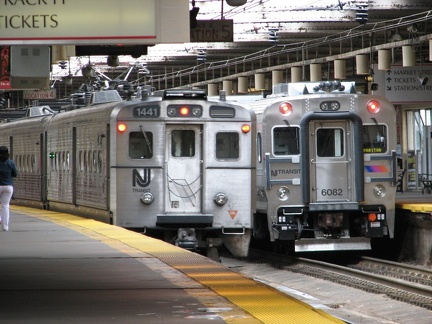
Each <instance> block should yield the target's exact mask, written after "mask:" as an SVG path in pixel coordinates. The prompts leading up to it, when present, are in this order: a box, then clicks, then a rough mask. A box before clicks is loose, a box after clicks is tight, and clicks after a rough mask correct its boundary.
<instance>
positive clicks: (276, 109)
mask: <svg viewBox="0 0 432 324" xmlns="http://www.w3.org/2000/svg"><path fill="white" fill-rule="evenodd" d="M275 88H276V89H279V91H277V92H279V94H273V95H271V96H270V98H268V99H263V100H258V101H254V102H251V103H249V105H250V106H251V107H252V109H253V110H254V111H255V112H256V114H257V149H258V159H257V191H256V192H257V195H256V198H257V214H256V215H255V236H256V237H258V238H261V239H266V240H270V241H272V242H276V243H281V244H279V245H280V246H282V247H283V249H284V250H286V249H289V251H292V250H294V251H296V252H306V251H324V250H334V251H336V250H368V249H371V238H376V237H388V238H393V237H394V227H395V193H396V183H397V170H396V112H395V109H394V107H393V106H392V104H391V103H390V102H388V101H387V100H386V99H385V98H383V97H378V96H372V95H366V94H360V93H356V91H355V85H354V83H352V82H343V83H341V82H338V81H335V82H330V81H328V82H319V83H313V82H310V83H292V84H280V85H277V86H275Z"/></svg>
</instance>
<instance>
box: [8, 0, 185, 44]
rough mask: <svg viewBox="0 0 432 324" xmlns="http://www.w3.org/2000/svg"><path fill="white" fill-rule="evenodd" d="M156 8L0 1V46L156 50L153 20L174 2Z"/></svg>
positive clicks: (135, 0)
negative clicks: (140, 47) (144, 47)
mask: <svg viewBox="0 0 432 324" xmlns="http://www.w3.org/2000/svg"><path fill="white" fill-rule="evenodd" d="M159 2H160V3H158V1H156V0H121V1H119V0H20V1H19V0H3V1H1V2H0V45H23V44H24V45H28V44H91V45H97V44H118V43H123V44H155V43H156V41H157V40H158V38H159V35H158V28H157V23H158V21H159V19H158V17H160V15H161V11H164V10H165V9H166V8H165V7H164V5H166V4H167V3H169V6H172V2H173V0H164V1H159ZM178 3H184V1H182V2H178ZM169 6H166V7H168V8H169ZM185 12H186V13H188V8H187V4H186V7H185ZM162 22H163V19H162ZM186 23H187V24H189V22H188V21H187V22H186Z"/></svg>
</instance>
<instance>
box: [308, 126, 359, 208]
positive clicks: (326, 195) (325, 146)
mask: <svg viewBox="0 0 432 324" xmlns="http://www.w3.org/2000/svg"><path fill="white" fill-rule="evenodd" d="M309 134H310V136H311V138H310V139H309V143H310V144H311V145H310V147H311V148H310V152H309V153H310V159H309V161H311V162H310V163H311V164H310V170H311V172H310V174H311V179H310V190H311V203H312V204H313V203H328V204H331V203H332V202H334V203H336V202H338V203H340V202H351V201H353V188H354V183H353V181H354V179H353V177H351V175H352V174H353V170H352V169H353V168H354V166H353V164H352V163H351V161H353V158H352V149H351V148H352V145H351V142H352V140H351V136H350V134H351V131H350V123H349V122H348V121H334V122H329V121H326V122H325V123H322V122H319V121H315V122H312V123H311V131H310V133H309Z"/></svg>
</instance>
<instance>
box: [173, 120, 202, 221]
mask: <svg viewBox="0 0 432 324" xmlns="http://www.w3.org/2000/svg"><path fill="white" fill-rule="evenodd" d="M166 132H167V134H166V135H167V136H166V141H167V143H166V145H165V147H166V165H165V172H166V174H165V175H166V181H167V185H166V189H165V190H166V192H165V197H166V200H165V209H166V212H167V213H201V206H202V199H201V198H202V197H201V196H202V190H201V185H202V149H201V147H202V129H201V126H200V125H167V127H166Z"/></svg>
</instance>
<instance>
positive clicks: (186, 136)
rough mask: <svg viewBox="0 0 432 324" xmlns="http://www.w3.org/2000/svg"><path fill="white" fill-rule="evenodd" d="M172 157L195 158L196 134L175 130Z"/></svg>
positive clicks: (172, 140)
mask: <svg viewBox="0 0 432 324" xmlns="http://www.w3.org/2000/svg"><path fill="white" fill-rule="evenodd" d="M171 155H172V156H174V157H192V156H195V132H194V131H193V130H173V131H172V132H171Z"/></svg>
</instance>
